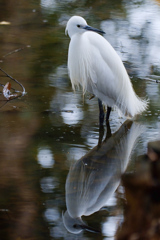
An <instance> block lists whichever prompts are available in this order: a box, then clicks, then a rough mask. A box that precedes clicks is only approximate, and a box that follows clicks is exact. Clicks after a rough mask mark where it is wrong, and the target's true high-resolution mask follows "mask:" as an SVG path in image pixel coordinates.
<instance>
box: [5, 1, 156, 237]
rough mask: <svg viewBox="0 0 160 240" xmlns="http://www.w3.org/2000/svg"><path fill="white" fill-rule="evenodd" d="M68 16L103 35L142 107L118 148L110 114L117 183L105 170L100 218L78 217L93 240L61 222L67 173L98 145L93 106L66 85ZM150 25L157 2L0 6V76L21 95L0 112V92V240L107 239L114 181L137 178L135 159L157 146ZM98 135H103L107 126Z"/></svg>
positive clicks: (115, 204) (117, 219) (118, 201)
mask: <svg viewBox="0 0 160 240" xmlns="http://www.w3.org/2000/svg"><path fill="white" fill-rule="evenodd" d="M73 15H80V16H82V17H84V18H85V19H86V20H87V22H88V24H89V25H91V26H93V27H96V28H100V29H102V30H103V31H104V32H105V33H106V34H105V35H104V37H105V38H106V39H107V40H108V41H109V42H110V43H111V45H112V46H113V47H114V48H115V50H116V51H117V53H118V54H119V55H120V57H121V59H122V61H123V62H124V64H125V67H126V69H127V71H128V73H129V75H130V77H131V81H132V84H133V86H134V89H135V91H136V93H137V94H138V95H139V96H140V97H144V98H148V99H149V101H150V102H149V108H148V110H147V111H146V112H144V113H143V114H142V115H141V116H138V117H137V119H136V124H137V125H136V127H135V126H133V125H132V127H131V128H130V127H129V129H130V130H128V131H129V135H128V132H127V133H126V132H124V135H123V137H124V139H123V141H122V142H121V141H120V139H122V135H121V132H119V130H118V129H119V128H120V127H121V125H122V124H123V123H124V122H125V118H123V117H122V118H120V117H119V115H118V114H117V111H112V113H111V118H110V128H111V132H112V133H113V134H114V133H117V131H118V133H117V135H113V140H114V139H116V141H115V142H114V144H113V143H112V144H111V143H110V144H109V146H111V147H113V152H115V153H116V154H118V155H116V157H114V158H116V159H117V158H118V156H119V158H120V159H121V160H122V161H124V160H125V164H124V165H125V166H123V168H122V170H121V172H119V173H118V175H117V171H113V169H115V168H119V165H117V164H115V165H114V166H113V168H112V170H110V172H114V173H113V178H114V177H115V178H116V177H117V176H118V179H117V182H116V185H115V186H114V188H113V189H114V191H112V192H111V193H110V194H109V196H108V197H106V199H105V198H104V199H103V204H101V206H100V208H101V210H100V211H98V210H99V209H97V210H96V211H95V212H94V211H93V212H92V213H91V214H90V215H88V216H84V217H83V220H84V221H85V222H86V224H88V225H89V226H92V227H93V228H95V229H100V231H101V234H97V233H93V232H88V231H80V233H78V234H73V233H71V232H70V231H68V229H67V228H66V226H65V224H64V222H63V220H64V219H63V217H62V215H63V213H64V212H65V211H66V209H67V208H68V206H66V198H67V194H68V192H67V193H66V190H65V189H66V187H65V186H67V183H66V179H67V175H68V174H70V173H69V169H70V168H71V167H73V166H74V164H75V163H76V162H80V161H78V160H79V159H81V157H83V156H84V155H86V154H87V153H88V152H89V151H90V150H92V149H93V148H94V147H95V146H96V145H97V144H98V139H99V124H98V104H97V99H96V98H94V99H92V100H89V95H86V96H85V97H83V94H82V92H81V91H78V92H76V93H74V92H73V91H72V88H71V84H70V80H69V78H68V72H67V52H68V45H69V37H68V36H66V35H65V26H66V23H67V21H68V19H69V18H70V17H71V16H73ZM159 26H160V1H158V0H157V1H156V0H145V1H144V0H132V1H126V0H112V1H111V0H107V1H103V0H88V1H87V0H83V1H77V0H66V1H60V0H41V1H34V0H28V1H24V0H21V1H18V2H15V1H11V0H8V1H4V0H0V68H2V69H3V70H5V71H6V72H7V73H8V74H9V75H11V76H12V77H14V78H16V79H17V80H18V81H19V82H20V83H22V84H23V86H24V87H25V89H26V92H27V94H26V95H25V96H23V97H20V98H17V99H15V100H12V101H9V102H8V103H6V104H5V105H4V103H5V102H4V99H3V97H2V91H3V88H2V87H0V92H1V94H0V239H2V240H6V239H17V240H18V239H32V240H33V239H34V240H35V239H38V240H43V239H65V240H67V239H85V240H88V239H115V234H116V230H117V228H118V226H119V225H120V223H121V222H122V221H123V211H124V209H123V202H124V199H125V197H124V189H123V186H122V185H121V183H120V174H121V173H123V172H124V171H125V170H126V171H127V172H134V171H136V169H135V162H136V159H137V158H138V156H140V155H142V154H145V153H146V151H147V143H148V142H149V141H153V140H157V139H160V84H159V83H158V81H160V54H159V52H160V28H159ZM7 82H10V83H11V84H12V86H14V87H15V88H19V87H18V86H17V85H15V83H14V82H13V81H11V80H10V79H9V78H7V77H6V76H5V75H4V74H3V73H2V72H1V71H0V83H1V84H5V83H7ZM124 126H126V123H124ZM127 126H128V125H127ZM133 129H134V131H133ZM135 129H136V130H135ZM137 129H138V130H137ZM142 129H143V131H142ZM104 130H105V134H106V127H105V129H104ZM120 131H122V128H121V130H120ZM135 132H136V134H135ZM117 136H118V137H119V140H117ZM131 136H133V138H132V137H131ZM126 142H128V143H129V144H128V145H127V144H126ZM116 144H117V145H116ZM116 146H117V148H116ZM105 149H107V147H106V148H105ZM117 149H118V150H117ZM127 150H128V152H127ZM125 151H126V152H127V153H126V152H125ZM103 153H104V152H103ZM122 153H123V154H122ZM105 154H106V153H105ZM112 154H113V153H112ZM121 154H122V155H121ZM89 161H92V160H89ZM107 161H108V158H107V157H106V162H107ZM83 164H84V165H85V164H88V162H87V163H86V162H84V161H83ZM103 164H105V163H104V162H103ZM103 164H102V166H103ZM102 166H101V167H102ZM96 167H97V165H96ZM101 167H99V169H101ZM94 168H95V166H94ZM106 171H109V170H108V169H107V170H106ZM88 172H89V173H88ZM85 174H89V176H90V174H91V173H90V171H87V173H85ZM105 174H108V173H107V172H105V173H104V175H105ZM68 176H70V175H68ZM87 176H88V175H87ZM115 178H114V179H115ZM68 179H69V178H68ZM96 179H97V176H95V177H94V178H93V182H94V181H96ZM71 181H74V178H73V179H72V180H71ZM76 181H78V180H76ZM99 181H100V182H102V181H105V182H106V179H105V178H104V179H100V180H99ZM87 184H89V182H88V183H87ZM119 184H120V185H119ZM118 185H119V187H118ZM90 187H91V189H92V185H89V186H88V188H90ZM91 189H90V191H91ZM83 190H84V189H83ZM91 192H92V191H91ZM96 194H98V193H97V192H95V193H93V196H96ZM93 196H92V198H93ZM80 200H81V199H80ZM80 210H81V209H80ZM97 211H98V212H97ZM80 212H81V211H80ZM83 215H85V213H82V212H81V213H80V216H83Z"/></svg>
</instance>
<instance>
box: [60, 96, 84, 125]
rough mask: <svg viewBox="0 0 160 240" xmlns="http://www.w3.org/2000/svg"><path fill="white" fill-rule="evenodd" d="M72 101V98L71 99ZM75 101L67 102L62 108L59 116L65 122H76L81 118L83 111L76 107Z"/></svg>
mask: <svg viewBox="0 0 160 240" xmlns="http://www.w3.org/2000/svg"><path fill="white" fill-rule="evenodd" d="M71 101H73V100H71ZM75 104H76V103H67V104H65V106H64V107H63V109H62V112H61V116H62V117H63V121H64V123H65V124H77V123H78V122H79V121H81V120H82V119H83V111H82V109H81V108H77V107H76V105H75Z"/></svg>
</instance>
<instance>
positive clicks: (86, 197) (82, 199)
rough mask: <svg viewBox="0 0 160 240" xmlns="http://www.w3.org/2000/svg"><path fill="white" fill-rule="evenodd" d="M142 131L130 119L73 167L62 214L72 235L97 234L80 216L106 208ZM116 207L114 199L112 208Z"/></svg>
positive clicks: (68, 180)
mask: <svg viewBox="0 0 160 240" xmlns="http://www.w3.org/2000/svg"><path fill="white" fill-rule="evenodd" d="M107 130H108V131H109V127H108V128H107ZM143 131H144V128H143V126H141V125H139V124H136V123H134V122H132V121H129V120H128V121H126V122H125V123H124V124H123V125H122V126H121V127H120V129H119V130H118V131H117V132H116V133H114V134H113V135H112V136H110V135H107V138H106V139H105V140H104V141H103V142H101V140H102V139H101V137H100V139H99V144H98V145H97V146H96V147H94V148H93V149H92V150H90V151H89V152H88V153H87V154H86V155H85V156H83V157H82V158H81V159H79V160H78V161H76V162H75V163H74V164H72V165H71V168H70V171H69V174H68V176H67V180H66V206H67V211H66V212H65V213H64V214H63V222H64V225H65V227H66V228H67V230H68V231H69V232H71V233H75V234H78V233H80V232H81V231H82V230H87V231H92V232H94V229H93V228H91V227H89V226H87V225H86V224H85V223H84V222H83V220H82V218H81V217H82V216H89V215H91V214H93V213H94V212H96V211H99V210H100V209H101V208H102V207H104V206H106V205H107V204H106V202H107V201H108V199H109V198H110V197H112V196H113V194H114V192H115V190H116V189H117V187H118V185H119V183H120V177H121V174H122V173H123V172H124V171H125V169H126V167H127V165H128V162H129V159H130V155H131V152H132V149H133V147H134V145H135V141H136V140H137V138H138V137H139V135H140V134H141V133H142V132H143ZM114 204H115V201H114V198H112V203H110V205H114Z"/></svg>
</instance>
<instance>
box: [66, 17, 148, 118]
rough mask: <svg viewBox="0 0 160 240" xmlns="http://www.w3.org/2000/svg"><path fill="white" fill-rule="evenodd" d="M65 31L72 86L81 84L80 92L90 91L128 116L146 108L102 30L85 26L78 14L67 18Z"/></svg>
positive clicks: (109, 105) (145, 103)
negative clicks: (103, 35)
mask: <svg viewBox="0 0 160 240" xmlns="http://www.w3.org/2000/svg"><path fill="white" fill-rule="evenodd" d="M67 32H68V35H69V37H70V38H71V41H70V44H69V51H68V69H69V76H70V79H71V83H72V88H73V89H74V90H75V88H76V87H78V88H79V87H80V86H81V87H82V89H83V93H85V92H86V91H88V92H90V93H91V94H93V95H95V96H96V97H97V98H98V99H100V100H101V101H102V102H103V103H104V104H106V105H107V106H108V107H110V108H112V107H113V106H117V107H118V108H119V109H120V110H121V112H122V113H123V114H124V115H125V116H127V117H131V118H132V117H134V116H135V115H136V114H140V113H141V112H143V111H144V110H146V108H147V101H146V100H142V99H140V98H139V97H138V96H137V95H136V93H135V92H134V90H133V87H132V84H131V81H130V78H129V76H128V74H127V72H126V69H125V67H124V65H123V63H122V61H121V59H120V57H119V56H118V54H117V53H116V51H115V50H114V49H113V47H112V46H111V45H110V44H109V42H108V41H107V40H106V39H105V38H104V37H102V36H101V35H100V34H98V33H104V32H102V31H100V30H98V29H95V28H92V27H90V26H88V25H87V22H86V21H85V19H83V18H82V17H79V16H73V17H71V18H70V19H69V21H68V22H67V26H66V33H67ZM97 32H98V33H97ZM108 118H109V116H108ZM107 120H108V119H107Z"/></svg>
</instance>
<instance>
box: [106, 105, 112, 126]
mask: <svg viewBox="0 0 160 240" xmlns="http://www.w3.org/2000/svg"><path fill="white" fill-rule="evenodd" d="M111 110H112V108H111V107H108V106H107V114H106V123H107V122H108V121H109V116H110V113H111Z"/></svg>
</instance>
